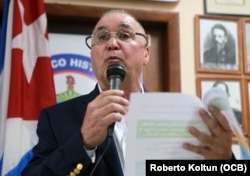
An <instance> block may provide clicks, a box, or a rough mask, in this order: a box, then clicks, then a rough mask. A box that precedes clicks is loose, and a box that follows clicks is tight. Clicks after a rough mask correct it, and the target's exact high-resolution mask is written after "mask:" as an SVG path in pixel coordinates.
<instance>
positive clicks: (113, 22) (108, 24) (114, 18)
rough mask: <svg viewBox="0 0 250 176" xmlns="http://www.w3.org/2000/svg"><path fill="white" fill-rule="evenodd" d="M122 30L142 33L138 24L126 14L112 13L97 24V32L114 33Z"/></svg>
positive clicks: (95, 29)
mask: <svg viewBox="0 0 250 176" xmlns="http://www.w3.org/2000/svg"><path fill="white" fill-rule="evenodd" d="M120 28H127V29H129V30H133V31H137V32H141V30H142V29H141V28H140V25H139V24H138V22H137V21H136V20H135V19H134V18H133V17H131V16H130V15H128V14H124V13H118V12H114V13H110V14H106V15H104V16H103V17H102V18H101V19H100V20H99V21H98V22H97V24H96V26H95V28H94V32H95V31H99V30H109V31H114V30H117V29H120Z"/></svg>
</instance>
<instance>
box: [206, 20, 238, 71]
mask: <svg viewBox="0 0 250 176" xmlns="http://www.w3.org/2000/svg"><path fill="white" fill-rule="evenodd" d="M211 34H212V43H211V48H209V49H208V50H205V52H204V54H203V61H204V63H203V65H204V66H205V67H212V68H224V69H235V68H236V54H235V48H234V44H233V43H232V41H229V37H228V33H227V30H226V28H225V27H224V26H223V25H222V24H215V25H214V26H213V27H212V29H211Z"/></svg>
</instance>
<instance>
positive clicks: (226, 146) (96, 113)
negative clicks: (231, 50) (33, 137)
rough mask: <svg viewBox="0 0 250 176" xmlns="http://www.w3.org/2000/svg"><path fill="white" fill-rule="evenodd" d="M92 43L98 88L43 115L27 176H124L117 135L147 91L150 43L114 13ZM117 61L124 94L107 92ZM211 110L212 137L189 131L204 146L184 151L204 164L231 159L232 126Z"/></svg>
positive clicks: (121, 15) (136, 24)
mask: <svg viewBox="0 0 250 176" xmlns="http://www.w3.org/2000/svg"><path fill="white" fill-rule="evenodd" d="M89 39H90V40H91V41H90V44H89V42H87V45H88V46H89V47H90V48H91V61H92V67H93V70H94V72H95V75H96V78H97V81H98V84H97V86H96V87H95V89H94V90H93V91H92V92H90V93H89V94H88V95H84V96H80V97H78V98H74V99H72V100H69V101H67V102H64V103H60V104H57V105H55V106H52V107H49V108H47V109H44V110H42V112H41V116H40V119H39V123H38V127H37V134H38V137H39V142H38V144H37V145H36V146H35V147H34V149H33V152H34V156H33V158H32V160H31V161H30V163H29V164H28V166H27V167H26V168H25V169H24V171H23V175H24V176H25V175H32V176H34V175H46V176H49V175H54V176H55V175H60V176H62V175H85V176H89V175H94V176H100V175H101V176H111V175H112V176H113V175H114V176H122V175H123V174H124V169H123V168H124V160H123V158H124V148H123V147H122V146H124V141H122V140H119V139H121V138H122V133H123V131H124V130H125V129H118V130H117V123H119V122H124V123H123V124H126V121H127V119H126V114H127V109H128V105H129V98H130V93H131V92H142V93H143V92H145V91H146V90H145V89H144V87H143V85H142V80H141V74H142V70H143V67H144V66H145V65H146V64H148V62H149V54H150V49H149V46H148V38H147V35H146V34H145V31H144V29H143V27H142V26H141V24H140V23H139V22H138V21H137V20H136V19H135V18H134V17H133V16H131V15H130V14H128V13H127V12H125V11H122V10H111V11H108V12H106V13H105V14H104V15H103V16H102V17H101V19H100V20H99V21H98V22H97V24H96V26H95V28H94V30H93V32H92V35H91V36H90V37H88V38H87V41H88V40H89ZM114 62H115V63H119V64H121V65H123V66H124V68H125V71H126V76H125V78H124V80H123V82H122V83H121V90H109V89H110V87H109V80H108V78H107V76H106V71H107V68H108V66H109V65H110V64H111V63H114ZM170 101H171V100H170ZM210 110H211V113H212V115H213V116H214V118H210V117H209V116H208V114H207V113H206V112H205V111H204V110H202V109H201V110H200V114H201V118H202V119H203V120H204V121H205V123H206V124H207V125H208V127H209V129H210V131H211V134H212V135H211V136H210V135H208V134H205V133H202V132H200V131H198V130H197V129H196V128H194V127H190V128H189V131H190V133H191V134H192V135H194V136H195V137H196V138H197V139H198V140H200V141H201V142H202V143H203V144H204V145H203V146H195V145H192V144H188V143H185V144H183V147H184V148H186V149H187V150H189V151H192V152H195V153H198V154H200V155H203V156H204V158H205V159H231V157H232V151H231V139H232V132H231V130H230V127H229V124H228V122H227V120H226V118H225V117H224V116H223V115H222V114H221V113H220V112H219V111H218V110H217V109H216V108H213V107H210ZM215 118H216V119H215ZM114 122H116V125H115V127H114V128H115V130H114V136H113V137H112V136H111V137H110V136H108V135H107V134H108V128H109V126H110V125H111V124H113V123H114ZM95 166H96V167H95Z"/></svg>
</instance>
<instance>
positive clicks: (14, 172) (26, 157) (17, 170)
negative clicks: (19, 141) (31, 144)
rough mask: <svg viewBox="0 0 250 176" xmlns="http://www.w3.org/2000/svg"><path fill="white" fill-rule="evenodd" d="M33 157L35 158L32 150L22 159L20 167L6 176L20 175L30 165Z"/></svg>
mask: <svg viewBox="0 0 250 176" xmlns="http://www.w3.org/2000/svg"><path fill="white" fill-rule="evenodd" d="M32 156H33V151H32V149H31V150H29V151H28V152H27V153H26V154H25V155H24V156H23V157H22V158H21V159H20V162H19V163H18V165H17V166H16V167H15V168H13V169H12V170H10V171H9V172H8V173H6V175H5V176H17V175H20V173H21V172H22V170H23V169H24V168H25V166H26V165H27V164H28V162H29V161H30V159H31V158H32Z"/></svg>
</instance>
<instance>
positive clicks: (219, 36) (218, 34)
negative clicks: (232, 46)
mask: <svg viewBox="0 0 250 176" xmlns="http://www.w3.org/2000/svg"><path fill="white" fill-rule="evenodd" d="M213 40H214V42H215V43H216V46H217V48H218V49H222V48H224V47H225V45H226V43H227V37H226V34H225V32H224V31H223V30H222V29H217V28H215V29H214V30H213Z"/></svg>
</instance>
